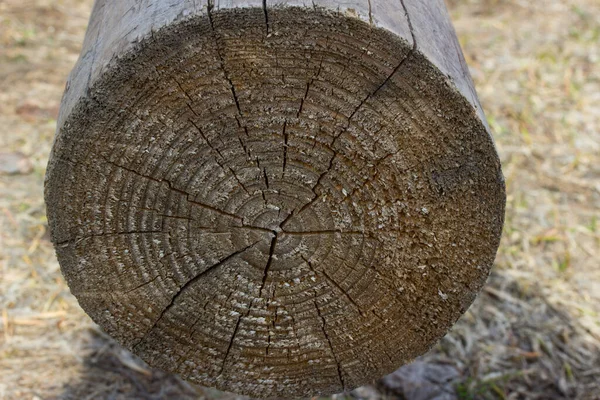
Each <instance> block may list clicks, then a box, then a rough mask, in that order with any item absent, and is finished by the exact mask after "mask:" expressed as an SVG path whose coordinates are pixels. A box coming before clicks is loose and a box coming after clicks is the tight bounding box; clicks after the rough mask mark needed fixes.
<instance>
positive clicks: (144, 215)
mask: <svg viewBox="0 0 600 400" xmlns="http://www.w3.org/2000/svg"><path fill="white" fill-rule="evenodd" d="M46 201H47V204H48V218H49V222H50V227H51V231H52V238H53V241H54V243H55V245H56V249H57V254H58V257H59V261H60V263H61V266H62V269H63V273H64V275H65V277H66V279H67V281H68V283H69V285H70V287H71V290H72V292H73V294H74V295H75V296H76V297H77V298H78V299H79V302H80V304H81V306H82V307H83V308H84V309H85V310H86V312H87V313H89V315H90V316H91V317H92V318H93V319H94V320H95V321H96V322H97V323H98V324H100V325H101V326H102V328H103V329H105V330H106V331H107V332H108V333H109V334H110V335H112V336H113V337H114V338H116V339H117V340H118V341H120V342H121V343H122V344H123V345H125V346H126V347H128V348H130V349H131V350H133V351H134V352H135V353H136V354H138V355H139V356H140V357H142V358H143V359H144V360H146V361H147V362H148V363H150V364H151V365H154V366H158V367H161V368H164V369H166V370H170V371H174V372H177V373H179V374H181V375H182V376H183V377H185V378H187V379H189V380H190V381H192V382H196V383H200V384H203V385H208V386H216V387H218V388H220V389H224V390H229V391H234V392H238V393H244V394H249V395H252V396H256V397H302V396H309V395H314V394H326V393H333V392H341V391H343V390H345V389H350V388H353V387H356V386H358V385H360V384H363V383H365V382H368V381H370V380H374V379H376V378H378V377H380V376H382V375H384V374H386V373H388V372H391V371H392V370H394V369H395V368H397V367H399V366H400V365H402V364H404V363H406V362H408V361H410V360H411V359H412V358H414V357H416V356H418V355H419V354H422V353H424V352H425V351H427V350H428V349H429V348H430V347H431V346H432V345H433V344H434V343H435V342H436V341H437V340H438V339H439V338H440V337H441V336H443V335H444V334H445V333H446V331H447V330H448V329H449V328H450V327H451V326H452V324H453V323H454V322H455V321H456V320H457V318H458V317H459V316H460V315H461V314H462V313H463V312H464V311H465V310H466V309H467V308H468V307H469V305H470V304H471V302H472V301H473V299H474V297H475V295H476V293H477V292H478V291H479V289H480V288H481V287H482V285H483V284H484V282H485V280H486V278H487V276H488V273H489V270H490V267H491V265H492V263H493V260H494V256H495V253H496V249H497V246H498V242H499V238H500V233H501V229H502V222H503V213H504V201H505V196H504V181H503V178H502V173H501V170H500V163H499V160H498V157H497V155H496V151H495V148H494V144H493V141H492V139H491V136H490V134H489V130H488V128H487V125H486V122H485V117H484V116H483V113H482V111H481V107H480V105H479V103H478V100H477V96H476V94H475V91H474V89H473V84H472V82H471V79H470V77H469V73H468V70H467V67H466V65H465V62H464V59H463V56H462V53H461V50H460V46H459V44H458V42H457V40H456V36H455V34H454V31H453V28H452V25H451V23H450V22H449V19H448V15H447V11H446V8H445V6H444V4H443V1H442V0H428V1H423V0H385V1H383V0H370V1H369V0H361V1H358V0H350V1H346V2H333V1H321V0H319V1H312V2H311V3H304V2H302V1H271V0H266V1H263V2H258V1H251V0H249V1H237V0H230V1H217V2H216V3H213V2H212V1H210V2H208V3H206V2H203V1H200V0H198V1H191V0H119V1H108V0H97V1H96V4H95V7H94V10H93V14H92V17H91V20H90V26H89V28H88V32H87V36H86V39H85V43H84V50H83V52H82V56H81V58H80V60H79V62H78V63H77V65H76V67H75V68H74V70H73V72H72V74H71V76H70V78H69V82H68V83H67V88H66V91H65V96H64V98H63V103H62V108H61V113H60V117H59V122H58V130H57V135H56V139H55V144H54V149H53V152H52V155H51V158H50V162H49V165H48V172H47V181H46Z"/></svg>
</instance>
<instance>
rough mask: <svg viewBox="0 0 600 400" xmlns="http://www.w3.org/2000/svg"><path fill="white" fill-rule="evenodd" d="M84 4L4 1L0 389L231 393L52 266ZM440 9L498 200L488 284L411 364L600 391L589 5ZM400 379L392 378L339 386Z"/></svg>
mask: <svg viewBox="0 0 600 400" xmlns="http://www.w3.org/2000/svg"><path fill="white" fill-rule="evenodd" d="M91 3H92V1H91V0H52V1H51V0H1V1H0V126H1V127H2V131H0V152H16V151H19V152H21V153H22V154H24V155H25V156H26V160H25V162H26V167H25V168H23V169H22V172H21V173H19V174H16V175H6V174H4V175H3V174H2V172H0V399H51V398H62V399H85V398H89V399H105V398H115V399H118V398H147V399H150V398H154V399H159V398H189V399H191V398H233V397H234V396H231V395H227V394H223V393H219V392H216V391H212V390H208V389H199V388H192V387H190V386H189V385H187V384H185V383H184V382H182V381H181V380H179V379H178V378H177V377H173V376H169V375H167V374H164V373H161V372H159V371H153V370H150V369H148V368H147V367H146V366H144V365H143V364H142V363H140V362H139V361H137V360H136V359H134V358H132V356H130V355H129V353H127V352H125V351H124V350H122V349H120V348H119V347H118V346H116V345H115V344H114V343H112V342H111V341H110V340H109V339H107V338H105V337H104V336H103V335H102V334H101V333H99V332H98V331H97V329H96V328H95V326H94V325H93V324H92V323H91V322H90V320H89V319H88V318H87V316H85V314H84V313H83V312H82V311H81V309H80V308H79V307H78V305H77V302H76V301H75V300H74V298H73V297H72V296H71V295H70V294H69V291H68V288H67V287H66V285H65V283H64V281H63V279H62V277H61V275H60V271H59V268H58V264H57V262H56V259H55V257H54V252H53V249H52V246H51V244H50V243H49V241H48V233H47V231H46V218H45V212H44V204H43V197H42V186H43V175H44V169H45V164H46V159H47V155H48V152H49V149H50V145H51V141H52V137H53V133H54V128H55V118H56V114H57V110H58V105H59V101H60V96H61V94H62V90H63V87H64V82H65V80H66V75H67V73H68V71H69V70H70V68H71V67H72V65H73V63H74V62H75V60H76V58H77V56H78V52H79V46H80V43H81V40H82V37H83V33H84V31H85V27H86V24H87V18H88V13H89V10H90V7H91ZM450 6H451V9H452V13H453V16H454V22H455V26H456V29H457V32H458V34H459V37H460V39H461V41H462V44H463V48H464V50H465V53H466V56H467V60H468V62H469V65H470V66H471V67H472V74H473V77H474V79H475V81H476V83H477V89H478V91H479V94H480V98H481V100H482V103H483V105H484V108H485V110H486V113H487V115H488V118H489V120H490V124H491V126H492V128H493V130H494V134H495V138H496V141H497V144H498V148H499V152H500V154H501V158H502V160H503V165H504V173H505V176H506V179H507V185H508V204H507V214H506V226H505V231H504V237H503V241H502V245H501V249H500V252H499V255H498V258H497V266H496V268H495V272H494V273H493V275H492V277H491V278H490V282H489V284H488V286H487V287H486V289H485V291H484V292H483V293H482V295H481V296H480V297H479V298H478V300H477V301H476V303H475V304H474V306H473V307H472V308H471V309H470V310H469V312H468V313H467V314H466V315H465V316H464V317H463V318H462V319H461V320H460V321H459V323H458V324H457V325H456V326H455V328H454V329H453V330H452V332H451V333H450V334H449V335H448V336H447V337H446V338H445V339H444V340H443V341H442V342H441V343H440V344H439V345H438V346H437V347H436V348H435V349H434V350H433V351H432V352H430V353H429V354H428V355H426V356H424V357H423V359H422V360H421V361H424V362H426V363H428V364H432V365H437V366H444V367H445V368H449V367H451V368H454V369H455V370H456V371H458V374H457V376H458V378H456V379H455V380H454V381H453V382H452V387H453V388H454V391H455V394H452V395H449V396H453V397H446V398H457V397H458V398H460V399H549V398H552V399H556V398H569V399H570V398H579V399H600V268H599V265H598V260H599V259H600V46H599V45H598V43H600V3H598V1H597V0H573V1H566V0H564V1H559V0H540V1H535V2H530V1H524V0H478V1H477V0H452V1H450ZM1 162H2V154H0V163H1ZM1 170H2V169H0V171H1ZM392 378H394V379H402V373H399V374H397V375H396V376H395V377H392ZM402 391H403V389H398V387H397V386H394V384H393V382H392V380H390V379H387V380H385V381H382V382H379V383H377V384H374V386H371V387H366V388H362V389H360V390H358V391H355V392H353V393H351V394H348V395H345V396H336V397H337V398H343V397H353V398H402V393H401V392H402ZM404 393H406V391H404ZM440 398H442V397H440Z"/></svg>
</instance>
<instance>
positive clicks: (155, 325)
mask: <svg viewBox="0 0 600 400" xmlns="http://www.w3.org/2000/svg"><path fill="white" fill-rule="evenodd" d="M259 242H260V240H258V241H256V242H254V243H252V244H250V245H248V246H246V247H244V248H243V249H241V250H237V251H235V252H233V253H231V254H230V255H228V256H227V257H225V258H223V259H222V260H220V261H219V262H217V263H216V264H213V265H211V266H210V267H208V268H206V269H205V270H203V271H202V272H200V273H198V274H197V275H196V276H194V277H193V278H192V279H190V280H189V281H187V282H186V283H184V284H183V285H182V286H181V287H180V288H179V290H178V291H177V293H175V295H174V296H173V297H172V298H171V301H170V302H169V304H168V305H167V306H166V307H165V308H163V310H162V311H161V313H160V314H159V316H158V318H157V319H156V320H155V321H154V323H153V324H152V326H150V328H149V329H148V330H147V331H146V332H145V333H144V335H143V336H142V337H141V339H140V340H139V341H138V342H137V343H136V344H135V345H134V346H133V347H132V350H135V349H136V348H137V347H138V346H139V345H140V344H141V343H142V342H143V341H144V340H145V339H146V338H147V337H148V335H149V334H150V333H151V332H152V331H153V330H154V328H156V327H157V326H158V324H159V322H160V321H161V320H162V319H163V317H164V316H165V315H166V314H167V313H168V312H169V310H171V308H172V307H173V306H174V305H175V303H176V302H177V299H179V297H181V295H182V294H183V293H184V292H185V291H186V289H188V288H189V287H190V286H192V285H193V284H194V283H196V282H198V281H199V280H200V279H201V278H202V277H203V276H205V275H206V274H207V273H209V272H211V271H213V270H215V269H216V268H218V267H220V266H221V265H223V264H225V263H226V262H228V261H229V260H231V259H233V258H234V257H236V256H238V255H240V254H242V253H243V252H245V251H246V250H248V249H250V248H252V247H254V246H255V245H257V244H258V243H259Z"/></svg>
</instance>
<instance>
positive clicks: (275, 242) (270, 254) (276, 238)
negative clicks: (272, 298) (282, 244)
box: [258, 234, 279, 297]
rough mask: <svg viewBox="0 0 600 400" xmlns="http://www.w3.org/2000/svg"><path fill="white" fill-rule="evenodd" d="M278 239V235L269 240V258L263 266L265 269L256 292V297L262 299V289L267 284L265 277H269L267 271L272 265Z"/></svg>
mask: <svg viewBox="0 0 600 400" xmlns="http://www.w3.org/2000/svg"><path fill="white" fill-rule="evenodd" d="M278 238H279V235H278V234H275V235H273V239H271V246H270V247H269V258H268V259H267V264H266V265H265V269H264V271H263V278H262V283H261V285H260V290H259V291H258V296H259V297H262V292H263V289H264V288H265V284H266V283H267V277H268V275H269V269H270V268H271V264H272V263H273V255H274V253H275V246H277V240H278Z"/></svg>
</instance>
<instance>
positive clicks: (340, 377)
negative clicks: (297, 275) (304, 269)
mask: <svg viewBox="0 0 600 400" xmlns="http://www.w3.org/2000/svg"><path fill="white" fill-rule="evenodd" d="M315 297H316V293H315ZM313 303H314V305H315V308H316V309H317V314H318V315H319V318H320V319H321V330H322V331H323V335H325V339H326V340H327V343H329V350H330V351H331V355H332V357H333V359H334V361H335V364H336V366H337V373H338V378H339V380H340V383H341V385H342V388H343V389H344V390H346V383H345V382H344V376H343V374H342V366H341V365H340V362H339V360H338V358H337V356H336V354H335V351H334V350H333V344H332V343H331V339H330V338H329V335H328V334H327V322H326V321H325V318H324V317H323V315H322V314H321V309H320V308H319V305H318V304H317V300H316V298H315V300H313Z"/></svg>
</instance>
